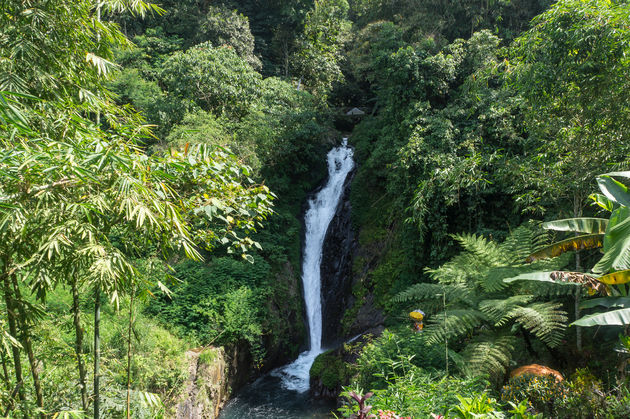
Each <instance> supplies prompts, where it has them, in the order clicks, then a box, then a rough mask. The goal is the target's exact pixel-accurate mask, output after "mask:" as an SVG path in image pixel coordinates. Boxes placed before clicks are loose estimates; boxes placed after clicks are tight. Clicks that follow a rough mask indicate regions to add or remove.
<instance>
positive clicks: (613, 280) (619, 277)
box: [597, 269, 630, 285]
mask: <svg viewBox="0 0 630 419" xmlns="http://www.w3.org/2000/svg"><path fill="white" fill-rule="evenodd" d="M597 280H598V281H599V282H601V283H604V284H607V285H619V284H627V283H628V282H630V269H629V270H625V271H617V272H613V273H610V274H608V275H604V276H600V277H599V278H597Z"/></svg>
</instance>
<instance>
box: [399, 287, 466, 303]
mask: <svg viewBox="0 0 630 419" xmlns="http://www.w3.org/2000/svg"><path fill="white" fill-rule="evenodd" d="M444 294H446V300H447V301H448V302H449V303H458V302H466V301H474V300H475V298H474V296H473V294H472V292H471V290H470V289H469V288H467V287H466V286H464V285H442V284H428V283H421V284H415V285H412V286H411V287H409V288H407V289H406V290H405V291H402V292H401V293H399V294H397V295H396V296H394V298H393V300H394V301H395V302H399V303H401V302H406V301H418V302H427V301H428V302H438V303H440V304H441V301H442V298H439V296H440V295H444Z"/></svg>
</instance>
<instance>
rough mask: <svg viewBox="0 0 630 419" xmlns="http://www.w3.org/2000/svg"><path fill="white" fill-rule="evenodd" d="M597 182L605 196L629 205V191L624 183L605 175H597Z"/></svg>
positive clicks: (625, 205)
mask: <svg viewBox="0 0 630 419" xmlns="http://www.w3.org/2000/svg"><path fill="white" fill-rule="evenodd" d="M613 173H623V172H613ZM597 184H598V186H599V189H600V190H601V191H602V193H603V194H604V195H605V196H606V198H608V199H610V200H611V201H614V202H616V203H618V204H619V205H623V206H624V207H630V193H628V187H627V186H626V185H624V184H623V183H621V182H619V181H617V180H615V179H613V178H611V177H610V176H607V175H603V176H598V177H597Z"/></svg>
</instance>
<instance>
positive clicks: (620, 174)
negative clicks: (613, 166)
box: [600, 171, 630, 178]
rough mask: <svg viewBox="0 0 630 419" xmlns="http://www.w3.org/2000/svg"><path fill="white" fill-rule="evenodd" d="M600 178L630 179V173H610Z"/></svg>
mask: <svg viewBox="0 0 630 419" xmlns="http://www.w3.org/2000/svg"><path fill="white" fill-rule="evenodd" d="M600 176H610V177H625V178H630V172H627V171H626V172H610V173H604V174H603V175H600Z"/></svg>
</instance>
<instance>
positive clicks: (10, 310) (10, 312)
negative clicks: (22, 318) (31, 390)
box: [3, 276, 24, 401]
mask: <svg viewBox="0 0 630 419" xmlns="http://www.w3.org/2000/svg"><path fill="white" fill-rule="evenodd" d="M3 282H4V303H5V305H6V307H7V319H8V322H9V333H10V334H11V336H13V337H14V338H16V339H17V338H18V333H17V326H16V324H15V307H14V306H13V294H12V293H11V285H10V282H9V277H8V276H5V277H4V280H3ZM11 353H12V355H13V367H14V368H13V369H14V371H15V385H16V388H18V389H19V390H18V392H17V397H18V400H20V401H24V390H23V389H22V383H23V378H22V361H21V360H20V349H19V348H17V347H15V346H11Z"/></svg>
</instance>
